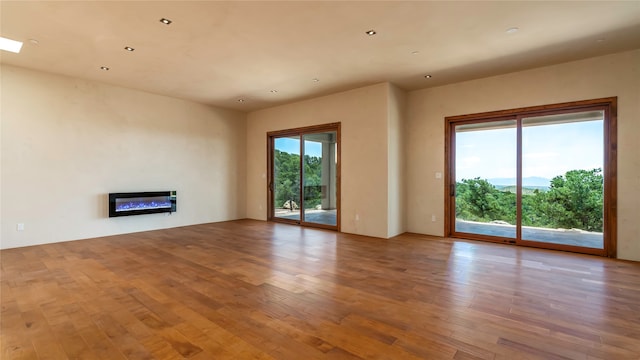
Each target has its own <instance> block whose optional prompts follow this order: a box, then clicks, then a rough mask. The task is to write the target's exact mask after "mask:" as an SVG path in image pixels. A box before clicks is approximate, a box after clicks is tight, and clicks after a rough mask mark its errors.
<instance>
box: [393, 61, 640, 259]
mask: <svg viewBox="0 0 640 360" xmlns="http://www.w3.org/2000/svg"><path fill="white" fill-rule="evenodd" d="M610 96H617V97H618V257H619V258H622V259H632V260H638V261H640V238H639V237H638V234H640V150H639V149H638V136H640V50H636V51H632V52H625V53H620V54H614V55H609V56H603V57H598V58H592V59H587V60H582V61H576V62H571V63H566V64H560V65H555V66H549V67H544V68H539V69H534V70H529V71H522V72H518V73H513V74H508V75H503V76H496V77H491V78H486V79H480V80H474V81H468V82H463V83H458V84H453V85H447V86H442V87H437V88H431V89H424V90H419V91H413V92H411V93H410V94H409V99H408V102H409V105H408V112H409V113H408V123H407V124H406V130H407V135H406V136H407V142H406V149H405V150H406V154H407V164H408V166H407V172H406V177H407V182H406V185H407V192H408V194H409V196H408V197H407V206H408V208H409V209H410V211H408V214H407V231H411V232H416V233H423V234H430V235H437V236H442V235H443V234H444V225H443V221H442V220H443V216H444V184H443V182H442V179H436V178H435V176H434V175H435V173H436V172H443V171H444V118H445V116H453V115H462V114H471V113H478V112H485V111H492V110H503V109H512V108H518V107H525V106H534V105H542V104H553V103H560V102H567V101H574V100H586V99H595V98H603V97H610ZM432 214H433V215H436V218H437V221H436V222H431V221H429V219H430V218H431V215H432Z"/></svg>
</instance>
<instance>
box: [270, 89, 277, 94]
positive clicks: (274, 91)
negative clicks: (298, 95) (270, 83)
mask: <svg viewBox="0 0 640 360" xmlns="http://www.w3.org/2000/svg"><path fill="white" fill-rule="evenodd" d="M269 92H270V93H273V94H275V93H277V92H278V90H275V89H274V90H269Z"/></svg>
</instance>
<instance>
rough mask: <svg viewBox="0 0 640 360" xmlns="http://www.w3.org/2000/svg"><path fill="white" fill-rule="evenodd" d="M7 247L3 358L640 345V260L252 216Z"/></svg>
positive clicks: (468, 353) (580, 355)
mask: <svg viewBox="0 0 640 360" xmlns="http://www.w3.org/2000/svg"><path fill="white" fill-rule="evenodd" d="M0 256H1V262H2V273H1V276H2V278H1V284H2V288H1V290H2V314H1V316H2V318H1V328H0V330H1V335H0V337H1V346H2V353H1V355H2V359H67V358H69V359H109V360H112V359H183V358H189V359H360V358H363V359H640V263H632V262H625V261H618V260H612V259H606V258H601V257H596V256H587V255H578V254H570V253H562V252H553V251H545V250H538V249H528V248H523V247H514V246H503V245H498V244H489V243H482V242H465V241H454V240H448V239H438V238H430V237H427V236H420V235H411V234H406V235H402V236H399V237H397V238H394V239H391V240H382V239H375V238H368V237H364V236H355V235H348V234H340V233H336V232H331V231H324V230H317V229H309V228H301V227H297V226H290V225H284V224H275V223H265V222H259V221H251V220H242V221H233V222H225V223H216V224H206V225H197V226H191V227H183V228H176V229H168V230H159V231H152V232H144V233H136V234H127V235H120V236H112V237H105V238H98V239H91V240H83V241H74V242H67V243H58V244H50V245H41V246H33V247H27V248H18V249H9V250H3V251H1V252H0Z"/></svg>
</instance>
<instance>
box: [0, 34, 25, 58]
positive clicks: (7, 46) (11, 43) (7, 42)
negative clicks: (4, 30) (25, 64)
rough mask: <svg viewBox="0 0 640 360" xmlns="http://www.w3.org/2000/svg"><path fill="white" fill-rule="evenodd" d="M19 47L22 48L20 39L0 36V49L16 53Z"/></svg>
mask: <svg viewBox="0 0 640 360" xmlns="http://www.w3.org/2000/svg"><path fill="white" fill-rule="evenodd" d="M20 49H22V42H21V41H16V40H11V39H7V38H4V37H0V50H6V51H11V52H14V53H16V54H17V53H19V52H20Z"/></svg>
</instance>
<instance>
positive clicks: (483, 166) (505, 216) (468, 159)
mask: <svg viewBox="0 0 640 360" xmlns="http://www.w3.org/2000/svg"><path fill="white" fill-rule="evenodd" d="M455 129H456V132H455V144H456V145H455V175H456V198H455V207H456V209H455V210H456V222H455V231H456V232H465V233H474V234H482V235H491V236H501V237H507V238H515V236H516V176H517V171H516V165H517V164H516V155H517V148H516V141H517V132H516V120H507V121H494V122H486V123H474V124H469V125H458V126H456V127H455Z"/></svg>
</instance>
